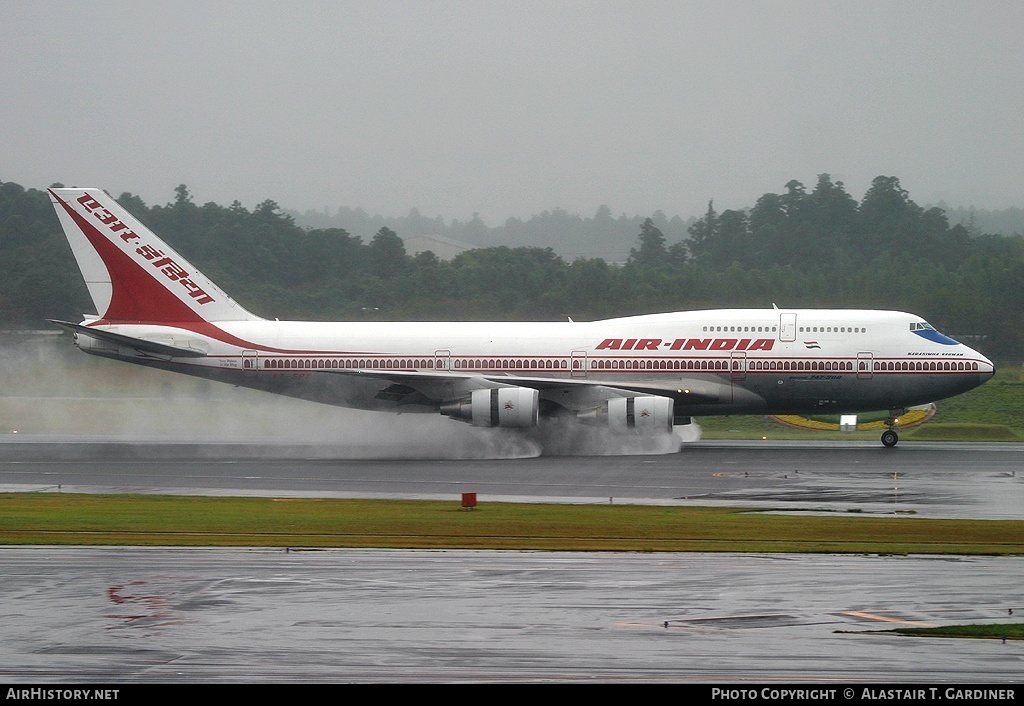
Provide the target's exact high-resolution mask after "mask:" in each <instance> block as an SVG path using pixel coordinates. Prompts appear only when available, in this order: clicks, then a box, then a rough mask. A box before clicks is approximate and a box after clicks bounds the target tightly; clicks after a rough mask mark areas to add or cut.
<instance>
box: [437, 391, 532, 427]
mask: <svg viewBox="0 0 1024 706" xmlns="http://www.w3.org/2000/svg"><path fill="white" fill-rule="evenodd" d="M440 411H441V414H444V415H446V416H449V417H452V418H453V419H459V420H462V421H465V422H469V423H470V424H472V425H473V426H476V427H519V428H522V427H534V426H537V420H538V419H539V418H540V404H539V394H538V393H537V391H536V390H533V389H530V388H528V387H496V388H493V389H489V390H473V393H472V394H471V395H470V396H469V397H464V398H462V399H460V400H455V401H454V402H446V403H444V404H442V405H441V409H440Z"/></svg>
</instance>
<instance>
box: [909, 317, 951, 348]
mask: <svg viewBox="0 0 1024 706" xmlns="http://www.w3.org/2000/svg"><path fill="white" fill-rule="evenodd" d="M910 330H911V332H912V333H915V334H917V335H918V336H920V337H921V338H924V339H926V340H928V341H931V342H932V343H939V344H942V345H943V346H955V345H958V343H957V341H955V340H954V339H952V338H950V337H949V336H944V335H942V334H941V333H939V332H938V331H936V330H935V327H934V326H932V325H931V324H929V323H927V322H924V321H915V322H913V323H911V324H910Z"/></svg>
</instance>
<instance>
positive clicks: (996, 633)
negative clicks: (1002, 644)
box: [882, 623, 1024, 640]
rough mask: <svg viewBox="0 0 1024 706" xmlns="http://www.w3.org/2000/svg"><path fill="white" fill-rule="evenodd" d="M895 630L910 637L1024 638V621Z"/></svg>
mask: <svg viewBox="0 0 1024 706" xmlns="http://www.w3.org/2000/svg"><path fill="white" fill-rule="evenodd" d="M882 632H894V633H897V634H898V635H907V636H909V637H966V638H976V639H980V640H1001V639H1003V638H1004V637H1005V638H1006V639H1007V640H1024V623H998V624H991V625H985V624H981V625H979V624H974V625H942V626H939V627H934V628H896V629H895V630H885V631H882Z"/></svg>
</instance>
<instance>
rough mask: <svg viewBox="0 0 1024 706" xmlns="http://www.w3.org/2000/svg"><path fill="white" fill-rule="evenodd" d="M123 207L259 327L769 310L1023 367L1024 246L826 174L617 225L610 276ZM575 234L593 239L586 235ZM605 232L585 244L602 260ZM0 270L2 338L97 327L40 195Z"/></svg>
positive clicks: (533, 259)
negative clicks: (870, 317)
mask: <svg viewBox="0 0 1024 706" xmlns="http://www.w3.org/2000/svg"><path fill="white" fill-rule="evenodd" d="M118 201H119V202H120V203H121V204H122V205H123V206H125V208H127V209H128V210H129V211H130V212H131V213H132V214H133V215H135V216H136V217H137V218H138V219H139V220H140V221H142V222H143V223H145V224H146V225H147V226H149V227H150V228H151V229H152V230H153V231H154V232H156V233H157V234H158V235H159V236H160V237H161V238H163V239H164V240H166V241H167V242H168V243H169V244H170V245H171V246H172V247H174V248H175V249H176V250H178V252H179V253H181V254H182V255H183V256H184V257H185V258H187V259H188V260H189V261H191V262H192V264H193V265H195V266H196V267H197V268H199V269H200V270H202V271H203V272H204V273H205V274H206V275H207V276H209V277H210V278H211V279H212V280H214V281H215V282H217V284H219V285H220V286H221V287H222V288H223V289H225V290H226V291H227V292H228V293H230V294H231V295H232V296H233V297H234V298H235V299H236V300H238V301H239V302H240V303H241V304H242V305H243V306H245V307H246V308H248V309H250V310H251V311H253V312H254V313H257V314H259V315H261V316H265V317H269V318H273V317H277V318H281V319H286V318H287V319H306V320H316V321H327V320H342V321H343V320H366V319H373V320H391V321H400V320H421V321H429V320H485V319H486V320H526V321H542V320H557V319H564V318H565V317H571V318H573V319H574V320H588V319H596V318H608V317H615V316H628V315H633V314H641V313H653V312H660V311H674V310H685V309H712V308H723V307H730V308H731V307H756V308H763V307H771V306H772V305H773V304H774V305H777V306H779V307H780V308H829V307H833V308H871V309H897V310H902V311H910V312H914V313H916V314H919V315H921V316H923V317H924V318H926V319H927V320H929V321H930V322H931V323H932V324H933V325H935V326H936V327H937V328H939V329H940V330H943V331H944V332H946V333H948V334H949V335H952V336H954V337H958V338H960V339H961V340H963V341H964V342H966V343H969V344H970V345H972V346H975V347H976V348H978V349H979V350H981V351H982V352H983V353H985V354H986V355H988V356H990V357H992V358H994V359H996V360H998V361H1001V362H1004V363H1005V362H1019V361H1020V360H1021V359H1022V358H1024V286H1022V283H1024V238H1022V237H1021V236H1020V235H1009V236H1008V235H997V234H985V233H981V232H978V231H977V229H972V228H968V227H965V226H964V225H962V224H957V225H952V226H951V225H950V222H949V219H948V217H947V215H946V212H945V211H944V210H943V209H942V208H938V207H930V208H924V207H921V206H918V205H917V204H916V203H915V202H914V201H913V200H911V198H910V194H909V193H908V192H907V191H906V190H905V189H903V188H902V187H901V185H900V182H899V179H898V178H896V177H892V176H879V177H876V178H875V179H874V180H873V182H872V185H871V187H870V188H869V189H868V191H867V192H866V193H865V194H864V196H863V198H862V199H861V200H860V201H859V202H858V201H857V200H856V199H854V198H853V197H852V196H851V195H850V194H849V193H848V192H847V191H846V189H845V187H844V186H843V184H842V182H839V181H833V180H832V179H831V177H830V176H829V175H828V174H822V175H819V177H818V179H817V183H815V184H814V186H813V188H809V189H808V188H807V187H805V185H804V184H802V183H800V182H799V181H796V180H793V181H790V182H788V183H787V184H785V186H784V187H783V189H782V190H780V192H779V193H766V194H764V195H763V196H761V197H760V198H759V199H757V201H756V203H754V204H752V205H750V206H749V207H748V208H745V209H741V210H724V211H722V212H718V211H716V209H715V207H714V202H713V201H712V202H710V203H709V204H708V207H707V210H706V212H705V213H704V214H703V215H702V216H701V217H700V218H698V219H695V220H694V219H691V221H690V222H689V223H688V225H685V224H683V223H682V221H681V220H680V219H679V218H678V217H676V218H673V219H671V221H670V220H668V219H666V218H665V217H664V216H663V215H662V214H660V213H659V214H654V215H653V216H652V217H649V218H632V219H628V222H630V223H632V224H633V225H634V228H635V230H634V231H633V233H632V234H631V235H630V236H626V237H627V238H628V242H625V243H622V245H621V251H622V252H623V253H628V256H626V257H625V258H624V260H623V261H621V262H610V261H608V260H606V259H604V258H601V257H586V256H580V257H576V258H573V259H569V258H566V257H563V256H560V255H559V254H557V253H556V252H555V249H554V248H553V247H551V245H550V243H554V242H558V240H559V235H560V234H559V232H558V218H554V219H551V220H550V224H551V225H550V229H549V232H548V233H547V236H548V238H549V240H548V241H546V242H540V243H539V244H538V245H536V246H518V247H508V246H505V245H500V244H496V245H492V246H488V247H480V248H477V249H473V250H469V251H467V252H464V253H462V254H460V255H458V256H457V257H455V258H454V259H452V260H447V261H446V260H441V259H440V258H438V257H437V256H435V255H434V254H433V253H431V252H423V253H419V254H417V255H411V254H409V253H407V252H406V249H405V245H404V243H403V241H402V237H401V235H402V234H401V233H397V232H395V230H393V229H392V228H390V227H388V226H386V225H382V226H381V227H380V228H379V229H378V230H377V231H376V233H375V234H374V235H373V236H372V237H370V238H367V239H366V240H364V239H363V238H362V237H359V236H354V235H351V234H350V233H349V232H348V231H347V230H346V229H345V228H342V227H323V228H303V227H300V226H299V225H297V224H296V219H295V217H294V216H293V215H292V214H289V213H286V212H285V211H283V210H282V209H281V208H280V207H279V206H278V204H277V203H276V202H274V201H273V200H266V201H264V202H262V203H260V204H258V205H257V206H256V207H255V208H253V209H252V210H249V209H246V208H244V207H243V206H242V205H241V204H240V203H239V202H237V201H235V202H234V203H232V204H231V205H229V206H223V205H219V204H216V203H206V204H202V205H199V204H197V203H195V202H194V200H193V198H192V196H191V194H190V193H189V191H188V187H187V186H186V185H180V186H178V187H177V188H176V189H175V192H174V198H173V199H172V200H171V201H170V202H169V203H167V204H165V205H156V206H148V205H147V204H146V203H144V202H143V201H142V199H140V198H139V197H138V196H135V195H133V194H131V193H123V194H121V195H120V196H119V197H118ZM599 215H600V212H599ZM562 216H563V220H564V216H565V214H562ZM605 216H606V218H608V219H611V216H610V213H606V214H605ZM624 219H625V216H624V217H623V218H621V219H619V225H621V224H622V223H623V222H625V221H624ZM576 221H577V223H576V225H577V226H578V225H579V223H580V222H583V223H587V224H594V225H593V227H594V228H595V229H596V228H599V227H600V226H601V224H600V218H598V217H595V218H594V219H589V220H587V221H581V219H578V218H577V219H576ZM605 226H607V224H605ZM609 232H611V231H610V230H609V229H608V228H607V227H605V228H604V230H602V231H601V232H600V233H597V232H595V234H594V238H595V240H600V241H601V242H606V240H607V237H608V233H609ZM666 233H668V235H666ZM406 235H407V236H411V235H416V234H415V233H408V234H406ZM0 261H2V262H3V263H4V265H5V276H4V277H3V278H2V279H0V327H3V328H7V329H13V328H32V329H38V328H44V327H46V326H48V324H46V323H45V320H46V319H48V318H60V319H71V320H76V321H77V320H79V319H80V317H81V315H82V314H83V313H94V312H93V311H92V303H91V301H90V299H89V297H88V294H87V292H86V289H85V285H84V283H83V282H82V278H81V276H80V274H79V272H78V268H77V267H76V265H75V263H74V259H73V256H72V254H71V249H70V247H69V246H68V244H67V242H66V240H65V238H64V235H63V233H62V232H61V229H60V226H59V223H58V221H57V217H56V215H55V213H54V211H53V208H52V206H51V205H50V202H49V198H48V196H47V194H46V191H45V189H36V188H26V187H23V186H21V185H19V184H17V183H14V182H0Z"/></svg>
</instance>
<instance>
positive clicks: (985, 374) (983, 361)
mask: <svg viewBox="0 0 1024 706" xmlns="http://www.w3.org/2000/svg"><path fill="white" fill-rule="evenodd" d="M971 353H973V354H974V355H975V356H977V359H978V377H979V378H981V381H982V382H985V381H986V380H988V379H989V378H991V377H992V376H993V375H995V374H996V366H995V363H993V362H992V361H991V360H989V359H988V358H986V357H985V356H983V355H982V354H981V353H978V352H977V351H975V350H972V351H971Z"/></svg>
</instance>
